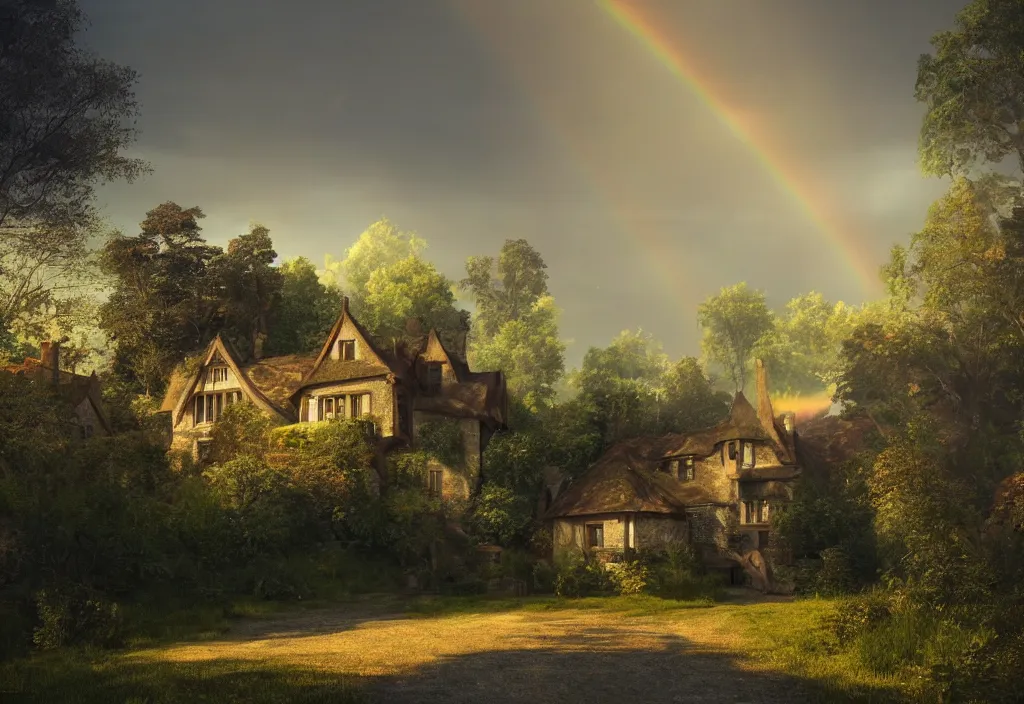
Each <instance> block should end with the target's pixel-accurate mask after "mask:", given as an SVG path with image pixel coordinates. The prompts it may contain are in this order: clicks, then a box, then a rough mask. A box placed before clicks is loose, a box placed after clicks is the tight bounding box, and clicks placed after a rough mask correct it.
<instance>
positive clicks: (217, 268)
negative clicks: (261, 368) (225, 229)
mask: <svg viewBox="0 0 1024 704" xmlns="http://www.w3.org/2000/svg"><path fill="white" fill-rule="evenodd" d="M276 258H277V252H275V251H274V243H273V241H271V239H270V230H268V229H267V228H266V227H263V226H262V225H255V224H254V225H252V226H251V227H250V229H249V233H248V234H244V235H239V236H238V237H236V238H235V239H233V240H231V241H230V242H228V251H227V252H225V253H223V254H220V255H218V256H216V257H214V258H213V259H212V260H211V261H210V267H209V272H208V277H209V279H210V280H211V282H212V284H213V286H214V287H215V290H216V291H217V292H218V293H219V295H220V298H221V313H220V316H221V317H222V318H223V329H224V332H225V333H226V334H227V336H228V337H229V338H230V339H231V340H232V341H233V342H234V343H235V345H236V347H237V349H238V350H239V352H240V353H241V354H242V355H243V356H245V357H248V356H251V355H258V354H261V353H262V345H263V341H264V340H265V339H266V337H267V334H268V332H269V325H268V316H269V314H270V310H271V309H272V308H273V306H274V303H275V302H276V301H277V299H278V297H279V296H280V293H281V286H282V276H281V272H280V271H279V270H277V269H275V268H273V267H272V266H271V265H272V264H273V263H274V259H276Z"/></svg>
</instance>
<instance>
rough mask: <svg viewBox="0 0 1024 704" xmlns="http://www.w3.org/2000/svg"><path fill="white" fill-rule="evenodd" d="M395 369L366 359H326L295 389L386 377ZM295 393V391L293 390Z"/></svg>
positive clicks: (300, 380) (300, 381) (301, 380)
mask: <svg viewBox="0 0 1024 704" xmlns="http://www.w3.org/2000/svg"><path fill="white" fill-rule="evenodd" d="M392 373H393V371H392V370H391V369H390V368H389V367H386V366H384V365H381V364H377V363H376V362H372V361H369V360H364V359H349V360H342V359H324V360H321V362H320V365H319V366H318V367H316V369H314V370H313V372H312V373H311V374H310V375H309V376H307V377H306V378H305V379H299V383H298V384H297V385H296V387H295V390H296V391H298V389H299V388H305V387H307V386H318V385H322V384H331V383H334V382H341V381H352V380H354V379H372V378H375V377H386V376H388V375H389V374H392ZM292 393H294V392H292Z"/></svg>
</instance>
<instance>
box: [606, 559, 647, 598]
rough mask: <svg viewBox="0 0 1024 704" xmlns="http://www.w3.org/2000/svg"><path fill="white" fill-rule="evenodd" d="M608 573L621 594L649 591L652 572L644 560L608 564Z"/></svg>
mask: <svg viewBox="0 0 1024 704" xmlns="http://www.w3.org/2000/svg"><path fill="white" fill-rule="evenodd" d="M607 569H608V575H609V577H610V578H611V582H612V584H613V585H614V586H615V590H616V591H617V592H618V593H619V594H621V595H629V594H643V593H644V592H646V591H648V588H649V586H650V581H651V573H650V570H649V569H648V568H647V565H645V564H644V563H643V562H641V561H639V560H632V561H630V562H620V563H618V564H616V565H609V566H608V568H607Z"/></svg>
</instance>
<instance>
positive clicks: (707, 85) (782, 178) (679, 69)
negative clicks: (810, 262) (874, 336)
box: [597, 0, 881, 295]
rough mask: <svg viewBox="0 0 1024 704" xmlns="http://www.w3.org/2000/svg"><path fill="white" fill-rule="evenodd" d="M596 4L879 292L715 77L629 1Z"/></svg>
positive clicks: (791, 167)
mask: <svg viewBox="0 0 1024 704" xmlns="http://www.w3.org/2000/svg"><path fill="white" fill-rule="evenodd" d="M597 2H598V5H599V6H600V7H601V9H602V10H604V12H606V13H607V14H608V15H609V16H610V17H611V18H612V19H613V20H614V21H615V22H617V23H618V24H619V26H621V27H622V28H624V29H626V30H627V31H629V32H630V33H632V34H633V35H634V36H635V37H636V38H637V39H639V40H640V41H641V42H642V43H643V44H644V46H646V47H647V49H648V50H649V51H650V52H651V53H652V54H653V55H654V56H655V57H656V58H657V59H658V60H659V61H660V62H661V63H662V64H663V65H664V66H665V67H666V68H667V69H669V71H671V72H672V73H673V74H674V75H675V76H676V77H677V78H679V79H680V80H681V81H682V82H683V83H684V84H685V85H687V86H688V87H689V88H690V90H692V91H693V93H694V94H695V95H696V96H697V97H698V98H699V99H700V100H701V101H702V102H703V103H704V104H705V105H706V106H707V107H708V108H709V109H710V110H711V111H713V112H714V113H715V115H717V116H718V118H719V119H720V120H721V122H722V123H723V124H724V125H725V126H726V127H727V128H728V129H729V130H730V131H731V132H732V134H733V135H734V136H735V137H736V138H737V139H738V140H740V141H741V142H742V143H743V144H744V145H746V146H747V147H748V148H749V149H750V151H751V152H753V153H754V154H755V155H756V157H757V158H758V160H759V161H760V162H761V164H762V165H763V166H764V168H765V170H766V171H767V172H768V173H769V174H770V175H771V176H772V178H773V179H774V180H775V181H776V183H777V184H778V185H779V186H780V187H781V188H782V190H783V191H785V192H786V193H788V194H789V195H790V196H791V197H792V199H793V201H794V202H795V203H796V204H797V205H798V206H799V207H800V209H801V210H802V211H803V213H804V214H805V216H806V217H807V218H808V219H809V220H810V221H811V222H812V223H814V225H815V227H817V228H818V229H819V230H820V231H821V232H822V234H824V235H825V236H826V237H827V238H828V239H829V240H831V241H832V242H833V244H834V245H835V246H836V247H837V248H838V249H839V250H840V251H841V252H842V254H843V260H844V262H845V263H846V265H847V266H848V267H849V268H850V270H851V272H852V273H853V274H854V275H855V276H856V277H857V280H858V282H859V283H860V285H861V287H862V288H863V290H864V292H865V294H868V295H875V294H877V293H878V292H879V291H880V288H881V281H880V280H879V276H878V269H879V266H878V263H877V262H875V261H873V259H872V256H871V254H870V252H868V251H867V250H866V249H865V248H864V247H863V246H862V243H861V242H860V241H858V239H857V238H856V237H855V236H854V235H853V234H852V233H850V232H849V231H848V230H847V229H846V228H844V227H843V226H842V225H841V224H840V223H839V222H838V218H837V217H835V216H834V215H833V214H831V213H829V212H828V209H827V208H826V207H825V205H824V203H825V202H826V200H825V199H824V198H822V197H821V196H820V195H818V194H816V193H815V189H814V188H813V187H812V186H811V185H810V178H808V177H807V176H805V175H803V174H801V173H800V170H799V168H798V167H797V165H796V164H793V163H792V162H791V161H790V160H789V159H787V157H786V155H785V154H784V153H783V151H782V150H781V149H778V148H777V147H774V146H773V145H772V143H771V141H770V140H769V139H768V138H767V137H766V136H765V135H763V134H760V133H758V131H757V129H756V126H755V125H754V124H753V123H752V121H749V120H744V119H742V117H741V116H739V115H737V114H736V113H735V112H733V111H732V110H730V108H729V106H728V105H727V104H726V101H725V99H724V98H723V96H722V95H721V94H720V92H716V91H715V89H714V86H713V83H714V78H713V76H711V75H709V74H708V73H707V72H706V71H702V70H701V69H700V67H699V66H698V65H697V63H696V62H695V61H694V60H693V57H692V56H687V55H686V54H684V53H683V51H682V50H681V49H680V48H679V47H677V46H675V45H674V44H673V42H672V41H671V39H670V38H669V37H668V36H667V35H666V34H665V33H664V32H663V31H662V30H660V29H659V28H658V27H657V25H656V24H655V22H654V20H653V19H652V18H650V17H648V16H645V14H644V13H643V12H641V11H640V9H639V8H638V7H637V6H636V5H635V4H633V3H631V2H629V1H628V0H597Z"/></svg>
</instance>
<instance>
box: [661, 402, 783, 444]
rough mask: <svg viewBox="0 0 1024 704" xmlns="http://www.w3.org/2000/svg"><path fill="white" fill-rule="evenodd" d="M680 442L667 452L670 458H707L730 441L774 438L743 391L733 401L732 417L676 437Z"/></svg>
mask: <svg viewBox="0 0 1024 704" xmlns="http://www.w3.org/2000/svg"><path fill="white" fill-rule="evenodd" d="M676 437H677V438H678V439H679V441H678V442H677V443H675V444H671V445H669V446H668V448H667V449H666V452H665V454H666V455H667V456H677V455H697V456H700V457H707V456H708V455H710V454H711V453H712V452H714V450H715V445H717V444H718V443H720V442H724V441H726V440H763V441H771V440H772V438H771V436H770V435H769V434H768V432H767V431H766V430H765V428H764V426H763V425H761V421H760V420H759V419H758V417H757V411H755V410H754V407H753V406H752V405H750V401H748V400H747V397H746V396H744V395H743V392H742V391H740V392H738V393H737V394H736V398H735V399H734V400H733V402H732V410H730V411H729V415H728V417H727V418H726V419H725V420H723V421H722V422H721V423H719V424H718V425H716V426H714V427H712V428H708V429H707V430H701V431H698V432H696V433H686V434H683V435H678V436H676Z"/></svg>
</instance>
